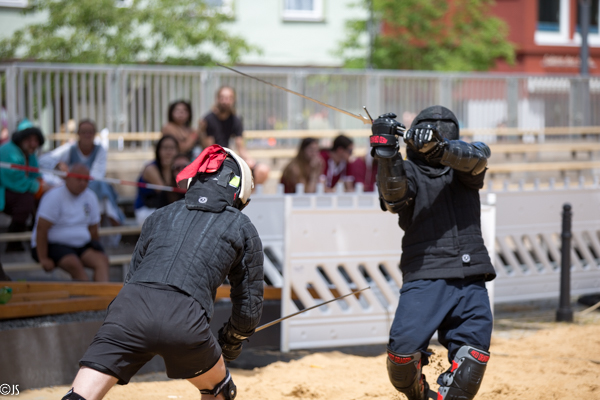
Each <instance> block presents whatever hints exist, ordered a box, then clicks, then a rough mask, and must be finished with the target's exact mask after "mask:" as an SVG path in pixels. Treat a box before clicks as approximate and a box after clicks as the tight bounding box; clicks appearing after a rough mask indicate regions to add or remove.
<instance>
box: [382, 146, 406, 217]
mask: <svg viewBox="0 0 600 400" xmlns="http://www.w3.org/2000/svg"><path fill="white" fill-rule="evenodd" d="M377 162H378V165H377V187H378V189H379V196H380V200H382V202H381V205H382V209H383V210H384V211H385V210H387V211H389V212H391V213H394V214H395V213H397V212H398V211H399V210H400V208H401V207H402V205H403V204H404V201H403V200H404V197H405V196H406V192H407V189H408V180H407V178H406V171H405V170H404V161H402V156H401V155H400V153H396V154H395V155H394V156H393V157H392V158H379V159H378V160H377ZM384 207H385V209H384Z"/></svg>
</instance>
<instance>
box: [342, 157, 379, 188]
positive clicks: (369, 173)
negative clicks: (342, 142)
mask: <svg viewBox="0 0 600 400" xmlns="http://www.w3.org/2000/svg"><path fill="white" fill-rule="evenodd" d="M347 171H348V174H349V175H350V176H353V177H354V186H356V184H357V183H362V184H363V191H365V192H372V191H374V190H376V188H375V179H376V177H377V160H375V159H374V158H373V156H371V153H370V152H367V155H366V156H365V157H364V158H363V157H356V158H355V159H354V160H351V161H350V163H349V164H348V169H347Z"/></svg>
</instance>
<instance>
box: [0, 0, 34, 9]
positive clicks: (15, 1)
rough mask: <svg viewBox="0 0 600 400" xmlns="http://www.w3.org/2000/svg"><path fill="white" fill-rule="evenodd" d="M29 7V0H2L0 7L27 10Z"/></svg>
mask: <svg viewBox="0 0 600 400" xmlns="http://www.w3.org/2000/svg"><path fill="white" fill-rule="evenodd" d="M28 5H29V1H28V0H0V7H14V8H25V7H27V6H28Z"/></svg>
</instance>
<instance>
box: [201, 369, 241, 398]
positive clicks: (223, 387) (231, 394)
mask: <svg viewBox="0 0 600 400" xmlns="http://www.w3.org/2000/svg"><path fill="white" fill-rule="evenodd" d="M200 393H201V394H210V395H212V396H215V397H217V396H218V395H219V394H220V393H223V396H224V397H225V400H233V399H235V396H237V388H236V387H235V384H234V383H233V379H231V374H230V373H229V370H227V373H226V374H225V378H224V379H223V380H222V381H221V382H219V383H218V384H217V385H216V386H215V387H214V388H213V389H211V390H209V389H201V390H200Z"/></svg>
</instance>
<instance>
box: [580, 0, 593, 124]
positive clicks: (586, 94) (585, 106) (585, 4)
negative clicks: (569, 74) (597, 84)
mask: <svg viewBox="0 0 600 400" xmlns="http://www.w3.org/2000/svg"><path fill="white" fill-rule="evenodd" d="M579 8H580V12H579V22H580V24H581V25H580V28H581V31H580V34H581V50H580V57H581V59H580V65H579V72H580V73H581V78H582V80H581V82H580V85H581V86H580V90H581V93H580V96H581V107H582V108H581V125H582V126H589V125H590V111H591V107H590V100H591V99H590V83H589V77H590V66H589V63H588V60H589V58H590V48H589V45H588V34H589V31H590V9H591V3H590V0H579Z"/></svg>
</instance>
